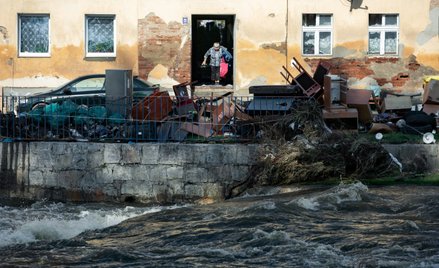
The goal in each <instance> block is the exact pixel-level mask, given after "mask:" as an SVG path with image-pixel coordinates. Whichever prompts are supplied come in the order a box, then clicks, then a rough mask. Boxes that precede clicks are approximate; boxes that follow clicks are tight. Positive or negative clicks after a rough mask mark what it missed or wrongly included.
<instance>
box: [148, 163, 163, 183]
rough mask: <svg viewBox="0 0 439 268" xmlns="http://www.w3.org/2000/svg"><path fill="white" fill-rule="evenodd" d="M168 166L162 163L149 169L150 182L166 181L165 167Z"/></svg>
mask: <svg viewBox="0 0 439 268" xmlns="http://www.w3.org/2000/svg"><path fill="white" fill-rule="evenodd" d="M167 168H168V167H167V166H164V165H157V166H155V167H153V168H150V169H149V178H150V180H151V182H154V183H155V184H158V185H162V184H164V183H165V182H166V181H167V172H166V169H167Z"/></svg>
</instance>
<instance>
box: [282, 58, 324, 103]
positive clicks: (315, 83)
mask: <svg viewBox="0 0 439 268" xmlns="http://www.w3.org/2000/svg"><path fill="white" fill-rule="evenodd" d="M291 64H292V65H293V67H295V68H296V69H297V71H298V72H299V74H298V75H297V76H293V75H292V74H291V73H290V72H289V71H288V69H287V68H286V67H285V66H282V68H283V71H284V72H281V75H282V76H283V77H284V78H285V80H286V81H287V82H288V83H289V84H290V85H298V86H299V87H300V88H301V89H302V91H303V93H304V95H306V96H308V97H310V98H315V99H318V98H320V97H321V96H322V95H323V92H322V89H323V86H324V77H325V75H326V74H328V72H329V69H330V66H329V64H328V63H323V62H319V64H318V66H317V69H316V72H315V73H314V75H313V76H311V75H310V74H309V73H308V72H307V71H306V70H305V68H303V66H302V65H301V64H300V63H299V62H298V61H297V59H296V58H294V57H293V60H292V61H291Z"/></svg>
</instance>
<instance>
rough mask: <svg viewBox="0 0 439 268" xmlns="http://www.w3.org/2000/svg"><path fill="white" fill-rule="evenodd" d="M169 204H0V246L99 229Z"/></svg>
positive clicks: (54, 238) (163, 208) (160, 208)
mask: <svg viewBox="0 0 439 268" xmlns="http://www.w3.org/2000/svg"><path fill="white" fill-rule="evenodd" d="M174 208H178V207H177V206H173V207H149V208H139V207H137V208H135V207H129V206H127V207H124V208H120V207H117V208H115V207H113V208H111V207H106V208H87V207H85V206H81V205H78V206H74V205H70V206H69V205H65V204H61V203H58V204H54V203H52V204H45V203H44V202H37V203H35V204H34V205H32V207H30V208H14V207H7V206H5V207H0V214H1V215H3V217H2V219H1V220H0V237H1V240H0V247H4V246H7V245H11V244H22V243H30V242H34V241H39V240H59V239H69V238H72V237H75V236H77V235H78V234H80V233H82V232H84V231H87V230H96V229H102V228H106V227H109V226H113V225H116V224H119V223H120V222H122V221H124V220H127V219H129V218H133V217H136V216H139V215H143V214H148V213H154V212H158V211H162V210H165V209H174Z"/></svg>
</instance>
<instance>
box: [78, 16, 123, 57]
mask: <svg viewBox="0 0 439 268" xmlns="http://www.w3.org/2000/svg"><path fill="white" fill-rule="evenodd" d="M96 17H101V18H112V19H113V52H88V20H89V19H93V18H96ZM116 40H117V39H116V15H111V14H105V15H102V14H99V15H97V14H87V15H85V57H86V58H115V57H116V51H117V47H116V44H117V42H116Z"/></svg>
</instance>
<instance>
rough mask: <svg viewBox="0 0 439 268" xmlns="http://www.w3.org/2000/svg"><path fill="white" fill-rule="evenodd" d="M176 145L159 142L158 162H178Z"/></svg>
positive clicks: (164, 163)
mask: <svg viewBox="0 0 439 268" xmlns="http://www.w3.org/2000/svg"><path fill="white" fill-rule="evenodd" d="M178 161H179V160H178V145H177V144H175V143H163V144H160V148H159V157H158V162H159V163H160V164H162V165H166V164H176V163H178Z"/></svg>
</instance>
